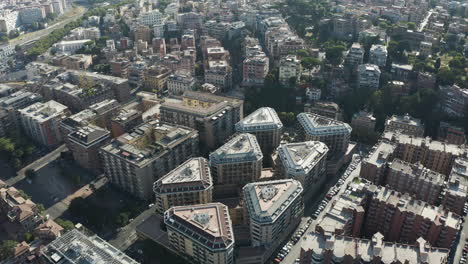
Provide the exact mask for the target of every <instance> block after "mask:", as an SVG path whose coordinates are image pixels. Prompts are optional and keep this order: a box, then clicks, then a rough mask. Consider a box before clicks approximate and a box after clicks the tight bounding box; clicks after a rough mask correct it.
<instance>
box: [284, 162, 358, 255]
mask: <svg viewBox="0 0 468 264" xmlns="http://www.w3.org/2000/svg"><path fill="white" fill-rule="evenodd" d="M360 171H361V162H359V163H358V165H357V166H356V169H355V170H353V171H352V172H351V174H350V175H349V176H348V178H346V180H345V182H344V183H343V185H341V186H340V190H339V191H338V193H337V194H336V195H335V196H333V198H332V199H331V200H330V201H329V202H328V204H327V206H326V207H325V209H323V211H322V212H321V213H320V216H321V215H322V214H324V213H325V212H327V211H328V210H329V207H330V206H331V204H332V201H333V200H334V199H336V198H337V197H339V196H340V195H341V194H342V193H343V192H344V191H345V190H346V186H347V185H348V184H349V183H350V182H351V181H352V180H353V178H355V177H357V176H359V172H360ZM344 172H345V171H343V173H344ZM343 173H341V174H338V175H339V176H336V177H337V178H340V177H341V175H342V174H343ZM337 180H338V179H337ZM335 182H336V181H335ZM333 185H334V183H333ZM329 187H330V186H329ZM329 187H328V188H324V192H323V196H325V195H326V193H327V192H328V190H329ZM321 202H322V199H318V200H317V202H316V204H317V205H318V204H320V203H321ZM310 208H311V209H314V210H313V212H312V213H314V211H315V210H316V206H315V207H310ZM320 216H319V217H318V218H317V219H319V218H320ZM316 224H317V220H314V221H313V222H312V224H311V225H310V226H309V228H308V229H307V230H306V231H305V232H304V235H303V236H302V238H305V236H306V235H307V234H308V233H309V232H314V231H315V230H314V229H315V225H316ZM302 238H301V239H300V240H299V241H298V242H297V243H296V244H295V245H293V246H292V248H291V251H290V252H289V254H288V255H287V256H286V257H285V258H284V259H283V261H281V263H285V264H291V263H294V261H295V260H296V259H298V258H299V255H300V253H301V240H302Z"/></svg>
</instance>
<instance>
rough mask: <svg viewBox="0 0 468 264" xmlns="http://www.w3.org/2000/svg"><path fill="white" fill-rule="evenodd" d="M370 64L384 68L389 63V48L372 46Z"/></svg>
mask: <svg viewBox="0 0 468 264" xmlns="http://www.w3.org/2000/svg"><path fill="white" fill-rule="evenodd" d="M369 63H371V64H375V65H377V66H379V67H384V66H385V64H386V63H387V47H385V46H384V45H372V46H371V48H370V52H369Z"/></svg>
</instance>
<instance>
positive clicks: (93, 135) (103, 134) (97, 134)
mask: <svg viewBox="0 0 468 264" xmlns="http://www.w3.org/2000/svg"><path fill="white" fill-rule="evenodd" d="M110 140H111V137H110V132H109V131H108V130H106V129H103V128H100V127H98V126H95V125H87V126H83V127H80V128H78V129H77V130H75V131H74V132H72V133H70V134H68V136H67V142H68V144H67V147H68V149H69V150H70V151H71V152H72V154H73V159H74V160H75V161H76V163H78V165H80V166H81V167H83V168H85V169H87V170H89V171H91V172H93V173H94V174H96V175H99V174H100V173H101V172H102V163H101V157H100V156H99V149H100V148H101V147H102V146H104V145H107V144H108V143H109V142H110Z"/></svg>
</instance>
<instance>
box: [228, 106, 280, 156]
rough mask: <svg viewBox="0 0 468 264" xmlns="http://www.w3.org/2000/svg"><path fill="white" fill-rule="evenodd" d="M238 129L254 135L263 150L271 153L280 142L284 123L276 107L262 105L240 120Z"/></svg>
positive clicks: (265, 152)
mask: <svg viewBox="0 0 468 264" xmlns="http://www.w3.org/2000/svg"><path fill="white" fill-rule="evenodd" d="M236 131H237V132H239V133H250V134H252V135H254V136H255V137H256V138H257V142H258V144H259V145H260V148H261V149H262V152H263V153H264V154H265V155H269V154H271V152H272V151H273V150H275V149H276V148H277V147H278V146H279V144H280V141H281V133H282V131H283V123H282V122H281V120H280V119H279V117H278V115H277V114H276V111H275V109H273V108H270V107H261V108H259V109H257V110H255V111H254V112H252V113H251V114H250V115H248V116H246V117H245V118H244V119H242V120H241V121H239V122H238V123H237V124H236Z"/></svg>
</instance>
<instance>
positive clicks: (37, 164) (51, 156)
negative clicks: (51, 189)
mask: <svg viewBox="0 0 468 264" xmlns="http://www.w3.org/2000/svg"><path fill="white" fill-rule="evenodd" d="M66 150H67V147H66V146H65V145H61V146H59V147H58V148H56V149H55V150H53V151H52V152H50V153H48V154H47V155H45V156H44V157H41V158H39V159H37V160H36V161H34V162H33V163H31V164H29V165H28V166H26V167H24V168H22V169H21V170H19V171H18V173H17V175H16V176H15V177H13V178H10V179H8V180H6V181H5V182H6V184H8V185H10V186H13V185H15V184H16V183H18V182H20V181H22V180H24V179H25V178H26V175H25V174H24V173H25V172H26V171H27V170H28V169H33V170H39V169H40V168H42V167H44V166H45V165H47V164H49V163H50V162H51V161H53V160H56V159H57V158H58V157H60V153H61V152H62V151H66Z"/></svg>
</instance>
